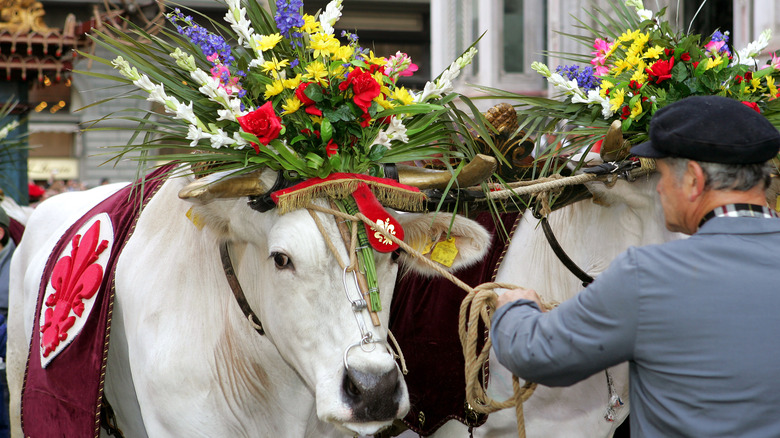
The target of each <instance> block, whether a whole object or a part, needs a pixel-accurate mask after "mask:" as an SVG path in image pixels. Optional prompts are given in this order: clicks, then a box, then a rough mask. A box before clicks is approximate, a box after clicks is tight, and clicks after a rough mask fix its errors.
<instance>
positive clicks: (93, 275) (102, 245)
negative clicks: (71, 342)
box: [40, 220, 113, 358]
mask: <svg viewBox="0 0 780 438" xmlns="http://www.w3.org/2000/svg"><path fill="white" fill-rule="evenodd" d="M100 222H101V221H100V220H96V221H95V222H94V223H93V224H92V226H90V227H89V229H88V230H87V232H85V233H84V234H83V236H82V235H81V234H76V235H75V236H74V237H73V239H72V240H71V250H70V255H64V256H62V257H60V259H59V260H57V263H56V264H55V265H54V268H53V270H52V274H51V283H50V287H49V288H47V296H46V297H45V300H44V309H43V322H42V323H41V329H40V330H41V354H42V356H43V357H44V358H48V357H49V355H50V354H51V353H52V352H54V351H55V350H60V351H61V348H59V349H58V347H60V344H61V343H62V342H65V341H66V340H67V339H68V333H69V330H71V328H73V326H74V324H75V323H76V322H77V320H78V319H79V318H82V316H84V317H86V315H84V310H85V307H84V301H85V300H89V299H91V298H92V297H93V296H95V293H96V292H97V291H98V289H99V288H100V283H101V282H102V281H103V266H101V265H100V264H99V263H96V261H97V260H98V258H99V257H100V255H101V254H102V253H103V252H104V251H105V249H106V248H107V247H108V246H109V243H110V242H109V241H108V240H105V239H104V240H100ZM109 228H110V221H109ZM111 239H112V240H113V237H112V238H111ZM51 289H53V290H54V292H53V293H50V292H49V291H50V290H51ZM82 326H83V324H82ZM62 348H64V346H62ZM55 354H56V353H55Z"/></svg>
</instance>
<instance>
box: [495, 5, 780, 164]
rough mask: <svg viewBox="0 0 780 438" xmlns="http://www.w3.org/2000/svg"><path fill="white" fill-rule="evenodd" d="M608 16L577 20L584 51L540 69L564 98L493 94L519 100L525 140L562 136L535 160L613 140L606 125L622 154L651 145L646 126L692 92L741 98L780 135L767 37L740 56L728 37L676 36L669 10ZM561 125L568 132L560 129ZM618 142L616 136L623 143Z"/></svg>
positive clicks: (633, 9)
mask: <svg viewBox="0 0 780 438" xmlns="http://www.w3.org/2000/svg"><path fill="white" fill-rule="evenodd" d="M610 4H611V6H612V7H611V10H610V11H604V10H602V9H599V8H595V9H594V10H593V12H591V11H587V12H586V13H587V14H588V16H589V17H590V18H591V19H592V20H593V23H594V24H593V25H592V26H591V25H588V24H586V23H584V22H582V21H580V26H578V27H579V28H580V29H582V30H584V31H585V33H586V34H590V35H589V36H588V35H586V36H581V35H573V34H566V33H562V35H564V36H567V37H570V38H572V39H574V40H577V41H580V42H582V43H583V44H584V45H585V46H586V47H587V50H586V51H585V52H584V53H563V54H560V56H561V57H562V58H564V59H567V60H571V61H574V62H575V64H572V65H562V66H557V67H555V68H554V69H553V68H550V67H548V66H546V65H544V64H542V63H539V62H535V63H533V65H532V68H533V69H534V70H536V71H537V72H538V73H539V74H541V75H543V76H544V77H546V78H547V80H548V82H549V83H550V84H551V85H552V88H553V89H554V91H555V92H556V93H557V94H558V95H557V96H554V98H552V99H545V98H535V97H534V98H532V97H526V96H521V95H517V94H513V93H507V92H502V91H500V90H495V89H490V92H491V93H492V94H494V95H496V96H498V97H502V98H505V99H509V100H512V101H513V102H516V103H517V105H516V106H517V109H518V113H519V115H520V116H521V119H522V121H521V124H520V126H521V129H525V130H527V132H528V135H529V136H532V135H533V136H538V137H539V138H541V136H542V134H549V133H553V134H564V135H557V141H550V142H548V143H547V145H546V146H547V149H546V150H544V151H541V152H539V153H538V154H537V159H540V160H544V159H545V158H546V157H549V156H552V155H556V154H561V153H563V152H565V151H567V150H568V151H571V150H582V149H587V150H590V148H592V147H593V146H594V144H597V143H599V142H600V141H601V140H603V139H605V137H607V131H608V130H607V128H608V127H610V126H613V134H612V135H613V136H614V132H615V131H616V132H618V133H620V132H621V131H622V134H623V136H625V139H626V141H625V143H623V141H622V139H620V143H623V148H624V149H625V150H624V151H623V152H624V153H623V154H621V155H626V154H627V152H628V151H627V149H628V148H629V147H630V145H631V144H638V143H641V142H643V141H646V140H647V138H648V129H649V124H650V119H651V117H652V116H653V114H654V113H655V112H656V111H657V110H658V109H660V108H663V107H664V106H666V105H668V104H670V103H673V102H676V101H679V100H681V99H684V98H686V97H688V96H695V95H719V96H724V97H728V98H731V99H735V100H737V101H740V102H742V103H743V104H745V105H747V106H748V107H750V108H752V109H754V110H755V111H757V112H759V113H761V114H762V115H764V116H765V117H766V118H767V119H768V120H769V121H770V122H771V123H772V124H773V125H774V126H775V127H778V128H780V99H778V96H780V94H778V88H779V86H780V84H778V82H780V56H778V53H773V54H771V57H770V59H769V61H768V62H766V63H765V64H762V63H761V62H759V60H758V57H759V56H760V55H766V53H764V51H765V49H766V47H767V45H768V43H769V41H770V37H771V31H769V30H766V31H764V32H763V33H762V34H761V35H760V37H759V39H758V40H757V41H754V42H752V43H750V44H748V45H747V47H745V48H743V49H741V50H738V51H736V50H733V49H732V48H730V47H729V33H728V32H721V31H715V32H714V33H713V34H712V35H710V36H706V37H705V36H702V35H698V34H691V33H690V32H681V31H676V30H674V29H673V26H672V25H671V24H670V23H669V22H668V21H667V20H666V19H665V18H664V14H665V9H662V10H660V11H658V12H653V11H651V10H649V9H645V8H644V4H643V2H642V0H610ZM564 127H565V128H564ZM618 137H619V136H618Z"/></svg>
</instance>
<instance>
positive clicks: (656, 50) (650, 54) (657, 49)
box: [642, 45, 664, 59]
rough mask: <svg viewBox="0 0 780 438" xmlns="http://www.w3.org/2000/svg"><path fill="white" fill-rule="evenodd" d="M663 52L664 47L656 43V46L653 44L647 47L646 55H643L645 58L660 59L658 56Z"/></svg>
mask: <svg viewBox="0 0 780 438" xmlns="http://www.w3.org/2000/svg"><path fill="white" fill-rule="evenodd" d="M663 53H664V48H663V47H661V46H658V45H656V46H653V47H651V48H649V49H647V50H646V51H645V53H644V55H642V58H645V59H658V57H659V56H661V54H663Z"/></svg>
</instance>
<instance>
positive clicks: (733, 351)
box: [491, 217, 780, 437]
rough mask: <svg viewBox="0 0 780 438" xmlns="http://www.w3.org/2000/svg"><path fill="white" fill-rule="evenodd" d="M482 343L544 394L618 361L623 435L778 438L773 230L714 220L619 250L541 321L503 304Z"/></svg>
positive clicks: (526, 306)
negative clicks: (626, 402)
mask: <svg viewBox="0 0 780 438" xmlns="http://www.w3.org/2000/svg"><path fill="white" fill-rule="evenodd" d="M539 292H540V293H541V294H542V295H543V294H544V291H539ZM491 337H492V341H493V349H494V351H495V353H496V355H497V357H498V360H499V362H501V363H502V364H503V365H504V366H506V367H507V368H508V369H509V370H511V371H512V372H513V373H515V374H516V375H518V376H520V377H522V378H524V379H527V380H531V381H534V382H538V383H541V384H543V385H548V386H566V385H571V384H573V383H575V382H578V381H580V380H582V379H584V378H586V377H588V376H590V375H592V374H594V373H596V372H599V371H601V370H603V369H605V368H607V367H609V366H612V365H616V364H618V363H621V362H623V361H629V368H630V379H631V380H630V382H631V387H630V401H631V417H630V418H631V433H632V435H633V436H648V437H658V436H688V437H705V436H706V437H736V436H739V437H778V436H780V220H778V219H763V218H748V217H739V218H713V219H711V220H709V221H708V222H707V223H705V224H704V225H703V226H702V228H701V229H700V230H699V231H698V232H697V233H696V234H694V235H693V236H691V237H690V238H688V239H685V240H678V241H672V242H667V243H664V244H661V245H651V246H645V247H641V248H633V247H632V248H629V249H628V250H627V251H626V252H625V253H623V254H621V255H620V256H619V257H618V258H616V259H615V260H614V261H613V262H612V264H611V265H610V267H609V268H608V269H607V270H606V271H605V272H604V273H602V274H601V275H600V276H599V277H598V278H597V279H596V281H595V282H594V283H593V284H591V285H590V286H589V287H588V288H587V289H585V290H584V291H582V292H580V293H579V294H578V295H577V296H575V297H574V298H572V299H570V300H567V301H566V302H564V303H562V304H561V305H560V306H559V307H558V308H556V309H554V310H552V311H550V312H548V313H540V312H539V310H538V308H537V307H536V305H535V304H533V303H531V302H530V301H526V300H520V301H517V302H515V303H511V304H508V305H506V306H503V307H502V308H501V309H499V310H498V311H497V312H496V314H495V315H494V317H493V323H492V330H491Z"/></svg>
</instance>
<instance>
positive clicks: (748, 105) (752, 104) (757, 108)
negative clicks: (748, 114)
mask: <svg viewBox="0 0 780 438" xmlns="http://www.w3.org/2000/svg"><path fill="white" fill-rule="evenodd" d="M742 103H744V104H745V106H747V107H748V108H751V109H752V110H753V111H755V112H757V113H759V114H761V109H760V108H759V107H758V104H757V103H755V102H745V101H744V100H743V101H742Z"/></svg>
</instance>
